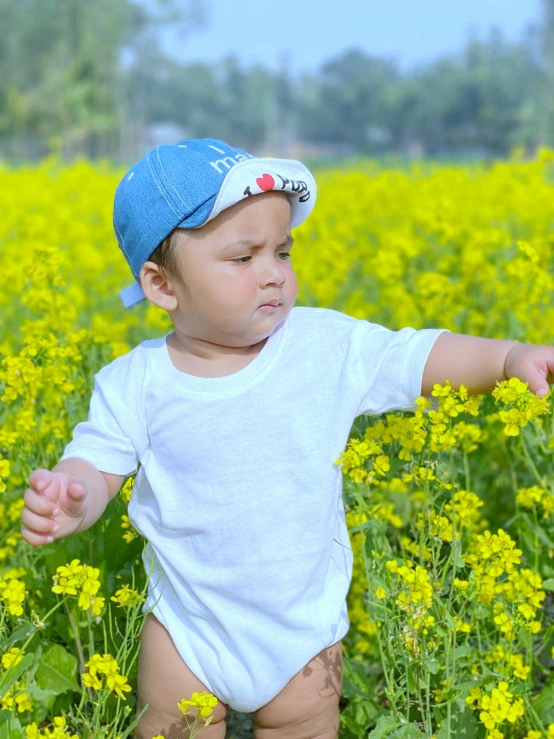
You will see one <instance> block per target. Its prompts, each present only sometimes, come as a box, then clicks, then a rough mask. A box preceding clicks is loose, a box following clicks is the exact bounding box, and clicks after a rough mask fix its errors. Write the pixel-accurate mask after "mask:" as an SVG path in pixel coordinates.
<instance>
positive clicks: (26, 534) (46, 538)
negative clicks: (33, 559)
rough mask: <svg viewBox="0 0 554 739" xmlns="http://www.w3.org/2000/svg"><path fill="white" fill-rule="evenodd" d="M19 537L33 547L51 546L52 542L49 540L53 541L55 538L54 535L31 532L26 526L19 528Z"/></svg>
mask: <svg viewBox="0 0 554 739" xmlns="http://www.w3.org/2000/svg"><path fill="white" fill-rule="evenodd" d="M21 536H22V538H23V539H25V541H26V542H28V543H29V544H32V545H33V546H35V547H37V546H40V545H41V544H51V543H52V542H51V541H50V539H52V541H53V540H54V538H55V537H54V534H38V533H37V532H36V531H31V530H30V529H28V528H27V527H26V526H23V527H22V528H21Z"/></svg>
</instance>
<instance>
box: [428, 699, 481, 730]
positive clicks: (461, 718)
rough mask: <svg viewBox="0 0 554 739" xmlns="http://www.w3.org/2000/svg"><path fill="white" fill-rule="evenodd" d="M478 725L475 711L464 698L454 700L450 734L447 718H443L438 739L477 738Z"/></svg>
mask: <svg viewBox="0 0 554 739" xmlns="http://www.w3.org/2000/svg"><path fill="white" fill-rule="evenodd" d="M477 731H478V726H477V720H476V719H475V716H474V714H473V711H472V710H471V708H470V707H469V706H468V704H467V703H466V702H465V700H463V698H456V699H455V700H454V701H452V706H451V713H450V734H449V732H448V726H446V719H444V720H443V722H442V726H441V728H440V730H439V731H438V732H437V733H436V735H435V736H436V739H447V738H448V736H450V739H453V737H456V739H475V737H476V736H477Z"/></svg>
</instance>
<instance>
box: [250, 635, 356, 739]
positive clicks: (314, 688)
mask: <svg viewBox="0 0 554 739" xmlns="http://www.w3.org/2000/svg"><path fill="white" fill-rule="evenodd" d="M341 693H342V640H341V641H339V642H337V643H336V644H333V646H331V647H327V648H326V649H323V650H322V651H321V652H320V653H319V654H318V655H316V656H315V657H314V658H313V659H312V660H311V661H310V662H308V664H307V665H306V666H305V667H304V668H303V669H302V670H300V672H299V673H298V674H297V675H295V676H294V677H293V678H292V680H290V681H289V682H288V683H287V684H286V685H285V687H284V688H283V690H281V692H280V693H279V694H278V695H276V696H275V698H273V699H272V700H271V701H270V702H269V703H266V705H265V706H262V707H261V708H259V709H258V710H257V711H254V713H253V714H252V716H253V718H254V736H255V739H282V737H287V739H314V738H315V737H318V739H336V737H338V733H339V719H340V712H339V701H340V697H341Z"/></svg>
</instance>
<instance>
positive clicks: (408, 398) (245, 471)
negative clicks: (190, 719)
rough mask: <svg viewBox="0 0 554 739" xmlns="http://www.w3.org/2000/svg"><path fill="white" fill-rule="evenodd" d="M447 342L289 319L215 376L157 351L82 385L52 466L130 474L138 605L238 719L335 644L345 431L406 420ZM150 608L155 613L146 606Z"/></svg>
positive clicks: (343, 533)
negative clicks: (84, 404) (146, 580)
mask: <svg viewBox="0 0 554 739" xmlns="http://www.w3.org/2000/svg"><path fill="white" fill-rule="evenodd" d="M446 330H447V329H421V330H416V329H413V328H403V329H401V330H399V331H391V330H389V329H387V328H384V327H383V326H380V325H378V324H374V323H369V322H368V321H366V320H359V319H355V318H352V317H350V316H348V315H346V314H344V313H341V312H338V311H335V310H331V309H326V308H323V309H320V308H307V307H294V308H293V309H292V310H291V311H290V312H289V314H288V315H287V316H286V317H285V318H284V319H283V320H282V321H281V323H279V324H278V325H277V326H276V328H275V329H274V331H273V332H272V333H271V335H270V336H269V338H268V340H267V342H266V343H265V345H264V346H263V348H262V350H261V351H260V353H259V354H258V355H257V356H256V357H255V358H254V359H253V360H252V361H251V362H250V364H248V365H247V366H246V367H244V368H242V369H241V370H239V371H238V372H235V373H234V374H232V375H228V376H226V377H215V378H203V377H195V376H193V375H189V374H186V373H184V372H181V371H180V370H178V369H177V368H176V367H175V366H174V365H173V363H172V361H171V359H170V356H169V353H168V350H167V345H166V341H165V339H166V337H163V338H161V339H150V340H147V341H143V342H142V343H141V344H139V345H138V346H137V347H135V348H134V349H133V350H132V351H130V352H129V353H127V354H125V355H124V356H121V357H118V358H117V359H115V360H114V361H112V362H111V363H110V364H108V365H107V366H105V367H103V368H102V369H101V370H100V371H99V372H98V373H97V374H96V376H95V383H94V390H93V393H92V397H91V401H90V411H89V416H88V420H87V421H84V422H82V423H79V424H77V426H76V427H75V429H74V432H73V440H72V441H71V442H70V443H69V444H68V445H67V447H66V449H65V451H64V454H63V456H62V459H66V458H68V457H80V458H82V459H85V460H87V461H88V462H90V463H91V464H93V465H94V466H95V467H96V468H97V469H99V470H101V471H104V472H112V473H115V474H120V475H129V474H131V473H133V472H134V471H135V470H136V469H137V467H138V463H139V462H140V465H141V466H140V469H139V471H138V474H137V477H136V480H135V485H134V488H133V492H132V496H131V499H130V502H129V507H128V512H129V519H130V521H131V523H132V524H133V526H135V528H136V529H137V530H138V531H139V532H140V533H141V534H142V535H143V536H144V537H145V538H146V539H147V540H148V545H147V546H146V547H145V550H144V552H143V562H144V565H145V567H146V572H147V573H149V562H150V557H151V555H152V552H153V554H154V570H153V571H152V581H151V583H150V590H149V597H148V602H147V604H146V605H145V610H146V608H147V607H150V606H153V605H154V604H155V602H156V601H158V602H157V605H156V606H155V608H154V609H153V610H154V613H155V615H156V616H157V617H158V618H159V619H160V621H161V622H162V623H163V624H164V625H165V627H166V628H167V629H168V631H169V633H170V634H171V636H172V639H173V641H174V643H175V646H176V648H177V650H178V651H179V653H180V654H181V656H182V657H183V659H184V660H185V662H186V664H187V665H188V666H189V668H190V669H191V670H192V671H193V672H194V673H195V674H196V675H197V677H199V678H200V680H202V682H203V683H204V684H205V685H206V686H207V687H208V689H209V690H211V691H212V692H213V693H214V694H215V695H216V696H217V697H218V698H219V699H220V700H222V701H224V702H225V703H228V704H229V705H231V707H232V708H234V709H235V710H238V711H245V712H251V711H254V710H256V709H257V708H259V707H261V706H262V705H265V703H267V702H268V701H269V700H270V699H271V698H272V697H274V696H275V695H277V693H278V692H279V691H280V690H281V689H282V688H283V687H284V685H286V683H287V682H288V681H289V680H290V679H291V678H292V677H293V676H294V675H295V674H296V673H297V672H298V671H299V670H301V669H302V667H303V666H304V665H305V664H307V662H309V661H310V659H312V658H313V657H314V656H315V655H316V654H318V652H319V651H321V650H322V649H323V648H325V647H328V646H331V645H332V644H334V643H335V642H337V641H338V640H339V639H341V638H342V637H343V636H344V635H345V634H346V632H347V631H348V627H349V621H348V615H347V610H346V595H347V592H348V588H349V585H350V579H351V574H352V551H351V547H350V541H349V536H348V530H347V527H346V521H345V512H344V505H343V499H342V471H341V466H339V465H335V464H334V462H335V460H336V459H338V457H339V456H340V454H341V453H342V452H343V451H344V449H345V447H346V443H347V441H348V437H349V433H350V431H351V428H352V424H353V422H354V419H355V418H356V417H357V416H359V415H360V414H362V413H368V414H380V413H384V412H386V411H392V410H411V411H413V410H415V409H416V405H415V402H414V401H415V399H416V398H417V397H418V396H419V395H420V394H421V382H422V376H423V370H424V367H425V362H426V360H427V357H428V355H429V352H430V350H431V348H432V346H433V344H434V342H435V340H436V339H437V337H438V336H439V335H440V334H441V333H442V332H443V331H446ZM158 599H159V600H158Z"/></svg>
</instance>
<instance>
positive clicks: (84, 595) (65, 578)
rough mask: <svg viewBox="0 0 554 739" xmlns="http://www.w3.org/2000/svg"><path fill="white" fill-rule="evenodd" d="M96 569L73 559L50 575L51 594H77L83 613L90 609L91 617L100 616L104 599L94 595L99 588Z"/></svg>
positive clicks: (98, 571) (98, 572)
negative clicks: (51, 581)
mask: <svg viewBox="0 0 554 739" xmlns="http://www.w3.org/2000/svg"><path fill="white" fill-rule="evenodd" d="M99 574H100V570H99V569H98V568H97V567H90V565H82V564H80V560H78V559H73V560H72V561H71V563H70V564H68V565H62V566H61V567H58V568H57V570H56V574H55V575H52V579H53V580H54V583H55V584H54V585H53V586H52V592H54V593H57V594H58V595H77V594H79V599H78V606H79V608H82V610H83V611H86V610H88V609H89V608H90V609H91V612H92V615H93V616H100V614H101V613H102V608H104V603H105V598H101V597H99V596H97V595H96V593H97V592H98V590H99V588H100V580H99V579H98V575H99Z"/></svg>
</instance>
